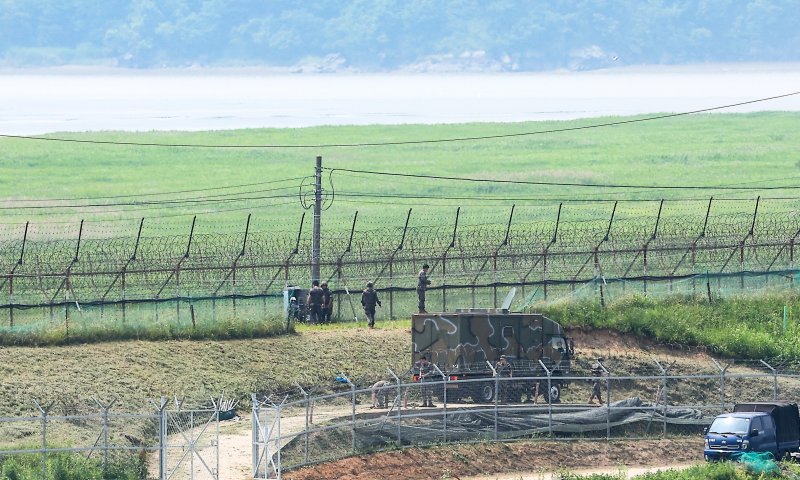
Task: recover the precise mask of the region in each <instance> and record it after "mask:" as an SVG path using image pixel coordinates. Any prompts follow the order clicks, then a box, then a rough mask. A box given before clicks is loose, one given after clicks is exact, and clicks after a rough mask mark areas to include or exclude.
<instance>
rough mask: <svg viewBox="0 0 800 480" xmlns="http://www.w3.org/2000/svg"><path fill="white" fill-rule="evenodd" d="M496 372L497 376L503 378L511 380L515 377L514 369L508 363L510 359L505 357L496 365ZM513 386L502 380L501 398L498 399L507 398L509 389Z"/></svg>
mask: <svg viewBox="0 0 800 480" xmlns="http://www.w3.org/2000/svg"><path fill="white" fill-rule="evenodd" d="M494 372H495V375H497V376H498V377H501V378H510V377H513V376H514V372H513V367H512V366H511V363H510V362H509V361H508V357H506V356H505V355H500V358H499V359H498V360H497V362H495V364H494ZM510 386H511V384H510V383H509V381H503V380H500V382H499V387H500V388H499V394H500V395H499V396H498V397H497V398H498V399H504V398H506V396H507V395H506V394H507V393H508V390H509V387H510Z"/></svg>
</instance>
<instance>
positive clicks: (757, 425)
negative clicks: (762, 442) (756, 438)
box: [750, 417, 764, 433]
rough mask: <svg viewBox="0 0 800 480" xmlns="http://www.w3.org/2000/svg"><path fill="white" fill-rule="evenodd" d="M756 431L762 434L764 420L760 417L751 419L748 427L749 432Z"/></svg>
mask: <svg viewBox="0 0 800 480" xmlns="http://www.w3.org/2000/svg"><path fill="white" fill-rule="evenodd" d="M755 429H757V430H758V432H759V433H764V419H763V418H761V417H756V418H754V419H753V421H752V422H751V425H750V430H755Z"/></svg>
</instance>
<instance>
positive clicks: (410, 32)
mask: <svg viewBox="0 0 800 480" xmlns="http://www.w3.org/2000/svg"><path fill="white" fill-rule="evenodd" d="M0 6H1V7H2V8H0V66H3V67H25V66H53V65H66V64H90V65H111V66H122V67H132V68H159V67H187V66H204V67H205V66H217V67H220V66H234V67H241V66H266V67H279V68H287V69H297V70H316V71H336V70H352V71H395V70H408V71H437V70H456V71H470V70H474V71H536V70H552V69H569V70H580V69H595V68H605V67H610V66H624V65H638V64H684V63H703V62H742V61H748V62H781V61H798V60H800V29H798V28H797V25H796V21H797V19H798V18H800V4H798V3H797V1H796V0H672V1H668V0H648V1H641V0H593V1H590V0H572V1H566V0H551V1H543V0H527V1H525V0H315V1H313V2H296V1H294V0H270V1H265V0H104V1H103V2H97V1H94V0H58V1H56V0H0Z"/></svg>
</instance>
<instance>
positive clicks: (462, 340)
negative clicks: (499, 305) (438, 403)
mask: <svg viewBox="0 0 800 480" xmlns="http://www.w3.org/2000/svg"><path fill="white" fill-rule="evenodd" d="M411 331H412V365H413V364H414V362H416V361H417V360H418V359H419V358H420V357H421V356H422V355H426V356H427V358H428V359H429V361H430V362H432V363H433V364H435V365H436V366H438V367H439V369H440V370H441V371H442V372H443V373H444V374H445V375H447V376H448V377H449V379H450V380H467V379H483V378H485V379H487V381H483V382H479V381H476V382H457V383H452V382H449V383H447V396H448V400H452V401H458V400H459V399H462V398H466V397H471V398H472V399H473V401H476V402H492V401H494V398H495V393H496V392H495V388H496V386H497V383H496V382H495V381H494V378H493V377H494V371H493V370H492V367H491V366H494V365H495V363H496V362H497V361H498V360H499V359H500V356H501V355H504V356H505V357H506V359H507V360H508V361H509V362H510V363H511V374H510V376H511V377H512V378H519V380H509V381H507V382H506V381H504V382H503V387H502V388H501V398H500V399H501V400H503V401H507V402H520V401H521V400H522V399H523V395H526V396H527V395H528V394H529V393H530V392H538V393H539V394H541V395H543V396H544V397H545V400H548V401H551V402H558V401H559V400H560V398H561V390H562V388H563V387H564V386H565V385H566V384H567V382H566V380H563V379H562V377H566V376H569V372H570V363H571V358H572V356H573V354H574V350H573V345H572V341H571V340H570V339H569V338H567V337H566V335H565V334H564V330H563V328H561V325H559V324H558V323H556V322H554V321H553V320H550V319H549V318H547V317H545V316H544V315H540V314H535V313H509V312H508V310H506V309H466V310H456V311H455V312H454V313H420V314H414V315H413V316H412V330H411ZM540 360H541V363H539V361H540ZM542 363H543V364H544V365H545V366H546V367H547V369H548V370H550V372H551V375H552V376H551V382H550V388H549V391H548V385H547V381H546V380H543V381H540V382H539V388H538V389H537V388H536V380H532V379H530V378H528V379H527V380H525V379H524V377H546V376H547V373H546V371H545V370H544V368H542ZM490 365H491V366H490ZM442 393H443V391H442V390H440V391H439V396H441V394H442Z"/></svg>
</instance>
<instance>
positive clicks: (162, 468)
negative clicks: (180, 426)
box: [156, 397, 169, 480]
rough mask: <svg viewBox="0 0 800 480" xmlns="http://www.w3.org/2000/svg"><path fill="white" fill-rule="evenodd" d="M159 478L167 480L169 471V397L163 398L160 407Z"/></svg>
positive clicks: (158, 406)
mask: <svg viewBox="0 0 800 480" xmlns="http://www.w3.org/2000/svg"><path fill="white" fill-rule="evenodd" d="M156 407H157V408H158V453H159V458H158V471H159V474H158V478H159V480H167V476H168V474H169V469H168V466H167V397H161V401H160V403H159V404H158V405H156Z"/></svg>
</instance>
